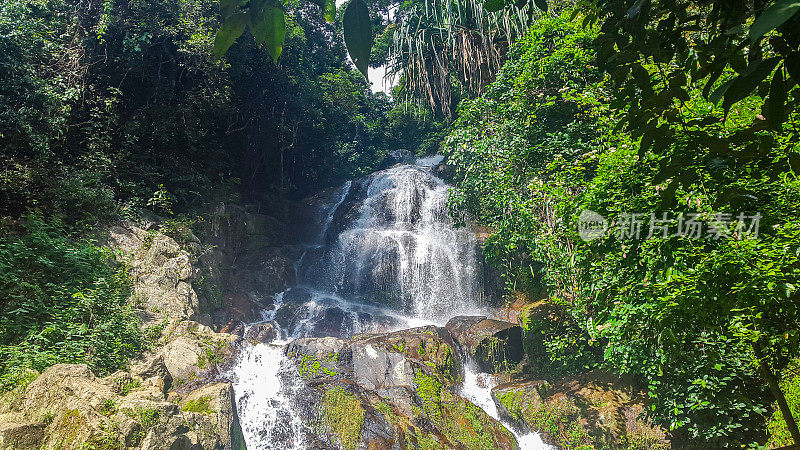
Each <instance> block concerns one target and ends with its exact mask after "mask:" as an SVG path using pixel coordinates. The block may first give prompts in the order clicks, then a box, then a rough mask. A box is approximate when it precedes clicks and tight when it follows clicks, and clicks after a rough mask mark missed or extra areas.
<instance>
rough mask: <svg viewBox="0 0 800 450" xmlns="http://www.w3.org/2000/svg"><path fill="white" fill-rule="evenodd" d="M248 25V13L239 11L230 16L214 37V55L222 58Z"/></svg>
mask: <svg viewBox="0 0 800 450" xmlns="http://www.w3.org/2000/svg"><path fill="white" fill-rule="evenodd" d="M246 26H247V14H245V13H244V12H237V13H234V14H231V15H230V16H228V18H226V19H225V22H223V23H222V27H220V29H219V30H218V31H217V35H216V36H215V37H214V57H216V58H222V57H223V56H224V55H225V53H226V52H227V51H228V49H229V48H231V45H233V43H234V42H236V39H237V38H238V37H239V36H241V35H242V33H243V32H244V29H245V27H246Z"/></svg>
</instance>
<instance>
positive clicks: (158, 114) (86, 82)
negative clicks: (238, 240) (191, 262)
mask: <svg viewBox="0 0 800 450" xmlns="http://www.w3.org/2000/svg"><path fill="white" fill-rule="evenodd" d="M256 3H259V2H248V5H255V4H256ZM260 4H261V5H262V6H263V5H265V2H260ZM325 4H326V5H329V6H330V2H325ZM218 7H219V5H218V2H217V1H216V0H201V1H198V2H172V1H164V0H159V1H155V2H145V3H142V2H133V3H130V2H104V3H103V7H102V8H95V7H94V6H92V7H91V8H90V5H89V4H81V5H78V6H74V5H70V4H68V3H67V2H65V1H64V0H54V1H49V2H44V3H42V2H25V1H17V0H14V1H10V2H6V3H5V4H4V5H3V8H2V9H0V36H1V37H0V49H2V50H3V51H2V52H0V54H2V56H0V67H2V70H0V129H2V139H0V164H1V165H2V167H3V170H0V215H3V216H10V217H12V218H18V217H19V216H20V215H21V214H24V213H25V212H26V211H29V210H31V209H34V208H41V209H43V210H47V211H52V212H53V213H58V214H62V215H64V216H65V223H66V224H67V225H69V226H70V227H72V226H73V225H77V226H78V227H81V226H84V225H87V224H95V223H97V222H98V221H99V222H105V223H108V222H110V221H112V220H114V219H116V218H118V217H119V216H125V217H128V218H133V219H137V218H139V217H140V216H141V215H142V214H146V213H144V212H143V211H144V210H151V211H153V212H155V213H156V214H159V215H164V216H168V217H173V216H174V215H180V214H185V215H186V216H187V217H192V216H195V215H196V213H197V212H198V211H201V210H203V209H204V208H205V207H206V205H208V204H213V203H215V202H218V201H242V200H244V201H251V202H256V201H263V200H264V199H265V198H269V197H270V196H273V195H275V194H278V195H286V196H289V195H292V196H304V195H308V194H310V193H311V192H313V191H316V190H318V189H319V188H321V187H324V186H328V185H330V184H332V183H335V182H339V181H341V180H342V179H344V178H351V177H353V176H354V175H360V174H362V173H364V172H366V171H369V170H371V169H372V168H374V167H376V166H377V165H378V164H379V163H380V161H381V160H382V159H383V157H384V155H385V153H386V151H387V149H386V145H385V142H386V140H387V138H388V136H387V135H386V132H385V130H384V128H385V123H386V113H387V112H388V109H389V104H388V101H387V99H386V98H385V97H383V96H374V95H372V94H371V93H370V92H369V88H368V85H367V83H366V82H365V80H364V79H363V77H361V76H360V75H358V73H357V72H356V71H355V70H354V69H353V70H350V69H349V67H348V65H349V63H348V61H347V59H346V52H345V49H344V44H343V42H342V41H341V39H334V40H332V41H331V39H330V32H331V29H330V28H329V27H328V26H326V25H325V24H324V22H322V21H321V20H322V19H321V18H320V17H318V16H316V15H313V14H307V12H308V11H307V8H306V7H303V6H300V5H298V4H296V3H291V4H289V5H287V7H286V8H285V10H281V12H280V14H281V15H282V17H283V18H284V22H285V41H286V43H287V49H284V51H283V52H282V54H281V55H282V56H281V64H280V67H278V66H276V65H275V64H274V63H273V62H272V58H271V56H270V55H268V54H267V52H260V51H258V49H257V46H258V43H257V42H256V40H255V39H252V38H248V39H244V38H243V39H240V40H239V42H238V43H237V44H236V45H234V46H232V47H231V48H230V50H229V51H228V53H227V58H226V61H225V63H221V62H219V61H217V60H216V59H215V58H214V56H213V54H212V50H213V41H214V33H213V30H214V26H215V19H214V17H215V15H216V14H217V12H218ZM75 8H77V9H75ZM312 8H313V7H312ZM267 9H268V10H269V8H267ZM265 39H266V37H265ZM275 40H276V41H277V40H278V37H277V36H276V37H275ZM262 53H263V54H262ZM333 91H335V92H333ZM206 209H207V208H206Z"/></svg>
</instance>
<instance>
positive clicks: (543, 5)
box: [533, 0, 547, 12]
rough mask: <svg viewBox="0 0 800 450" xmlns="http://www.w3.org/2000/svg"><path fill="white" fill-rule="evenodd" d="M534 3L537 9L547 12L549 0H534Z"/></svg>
mask: <svg viewBox="0 0 800 450" xmlns="http://www.w3.org/2000/svg"><path fill="white" fill-rule="evenodd" d="M533 3H534V4H535V5H536V7H537V8H539V9H541V10H542V11H544V12H547V0H533Z"/></svg>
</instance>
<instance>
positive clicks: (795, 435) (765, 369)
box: [753, 343, 800, 446]
mask: <svg viewBox="0 0 800 450" xmlns="http://www.w3.org/2000/svg"><path fill="white" fill-rule="evenodd" d="M753 350H755V354H756V358H758V365H759V366H760V367H761V374H762V376H763V377H764V379H765V380H766V381H767V384H769V389H770V390H771V391H772V395H774V396H775V400H777V402H778V408H780V410H781V414H782V415H783V420H784V421H785V422H786V428H788V429H789V433H791V435H792V440H793V441H794V444H795V446H797V445H800V430H798V429H797V422H795V420H794V417H793V416H792V411H791V410H790V409H789V404H788V403H786V397H785V396H784V395H783V391H781V387H780V385H779V384H778V379H777V378H775V374H774V373H772V369H770V367H769V363H768V362H767V361H765V360H764V358H763V355H762V353H761V347H760V346H759V345H758V343H755V344H753Z"/></svg>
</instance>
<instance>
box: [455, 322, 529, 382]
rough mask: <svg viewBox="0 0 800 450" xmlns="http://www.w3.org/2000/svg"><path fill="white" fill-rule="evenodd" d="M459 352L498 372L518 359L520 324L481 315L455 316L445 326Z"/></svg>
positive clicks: (509, 368) (519, 354)
mask: <svg viewBox="0 0 800 450" xmlns="http://www.w3.org/2000/svg"><path fill="white" fill-rule="evenodd" d="M445 328H447V330H448V331H450V333H451V334H452V336H453V339H455V341H456V342H457V343H458V345H459V347H460V348H461V350H462V352H463V353H464V354H465V355H466V356H468V357H471V358H473V359H474V361H475V362H476V363H477V365H478V367H479V368H480V369H481V370H482V371H484V372H490V373H498V372H503V371H508V370H511V369H513V368H514V367H515V366H516V365H517V364H519V363H520V362H522V359H523V357H524V356H525V349H524V348H523V345H522V327H521V326H519V325H517V324H514V323H511V322H506V321H503V320H497V319H489V318H486V317H482V316H458V317H454V318H452V319H450V321H448V322H447V325H446V326H445Z"/></svg>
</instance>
